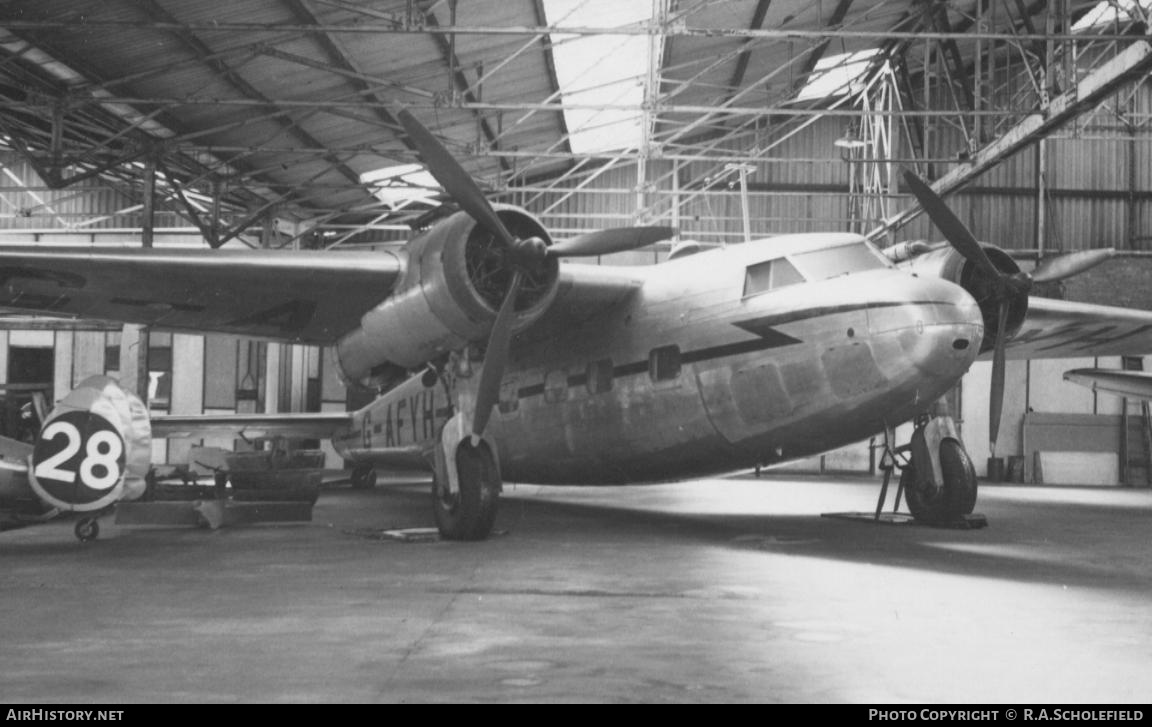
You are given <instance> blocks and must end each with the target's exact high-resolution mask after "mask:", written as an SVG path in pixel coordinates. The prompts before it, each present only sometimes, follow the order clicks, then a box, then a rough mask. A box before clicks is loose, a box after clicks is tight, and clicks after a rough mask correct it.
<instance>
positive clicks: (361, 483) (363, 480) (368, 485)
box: [351, 465, 376, 490]
mask: <svg viewBox="0 0 1152 727" xmlns="http://www.w3.org/2000/svg"><path fill="white" fill-rule="evenodd" d="M351 480H352V489H353V490H372V489H375V488H376V468H375V467H371V466H369V465H356V466H355V467H353V468H352V476H351Z"/></svg>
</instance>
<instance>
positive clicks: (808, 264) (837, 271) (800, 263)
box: [791, 242, 889, 280]
mask: <svg viewBox="0 0 1152 727" xmlns="http://www.w3.org/2000/svg"><path fill="white" fill-rule="evenodd" d="M791 260H792V262H794V263H796V267H797V268H799V269H800V271H801V272H802V273H804V276H805V277H807V278H808V279H809V280H827V279H828V278H835V277H837V276H840V275H845V274H847V273H859V272H863V271H865V270H878V269H880V268H886V267H889V263H888V259H887V258H885V257H884V256H883V255H881V254H880V253H878V252H876V250H874V249H873V248H872V247H871V246H870V245H868V243H865V242H857V243H853V244H851V245H841V246H840V247H830V248H825V249H823V250H813V251H812V252H802V253H800V254H798V255H792V256H791Z"/></svg>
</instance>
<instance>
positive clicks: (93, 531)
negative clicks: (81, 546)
mask: <svg viewBox="0 0 1152 727" xmlns="http://www.w3.org/2000/svg"><path fill="white" fill-rule="evenodd" d="M73 532H74V533H76V539H77V540H79V541H81V542H84V543H87V542H88V541H90V540H95V539H96V538H98V537H100V521H99V520H97V519H96V518H94V517H85V518H80V520H78V521H77V522H76V527H75V528H73Z"/></svg>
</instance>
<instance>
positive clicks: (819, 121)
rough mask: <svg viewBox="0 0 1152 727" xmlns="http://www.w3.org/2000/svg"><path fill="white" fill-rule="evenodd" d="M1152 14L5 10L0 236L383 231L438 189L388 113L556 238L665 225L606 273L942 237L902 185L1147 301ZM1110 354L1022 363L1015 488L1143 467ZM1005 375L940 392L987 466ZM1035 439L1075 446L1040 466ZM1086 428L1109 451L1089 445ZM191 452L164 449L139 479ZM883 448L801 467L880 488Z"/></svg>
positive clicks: (1089, 279)
mask: <svg viewBox="0 0 1152 727" xmlns="http://www.w3.org/2000/svg"><path fill="white" fill-rule="evenodd" d="M1149 12H1150V10H1149V3H1147V2H1136V1H1135V0H1115V1H1111V2H1109V1H1099V0H1084V1H1080V0H1051V1H1039V2H1037V1H1032V0H951V1H949V2H939V1H936V0H927V1H924V0H907V1H904V0H902V1H899V2H897V1H894V0H822V1H821V2H807V1H804V2H801V1H800V0H735V1H725V2H718V1H716V0H651V1H649V0H638V1H637V2H629V3H614V2H599V1H598V0H503V1H501V2H496V1H495V0H467V1H464V2H458V1H457V0H403V1H401V0H394V1H382V2H348V1H345V0H245V1H244V2H234V3H228V4H226V5H225V4H221V3H218V2H212V1H210V0H197V1H195V2H170V1H168V0H145V1H143V2H128V1H127V0H124V1H123V2H119V1H117V2H106V1H105V2H88V1H86V0H43V1H42V2H37V3H5V4H4V5H3V6H2V7H0V146H2V149H3V151H2V152H0V171H2V172H3V178H2V179H0V245H22V244H30V243H34V244H39V245H46V246H47V245H77V244H79V245H95V246H148V247H151V246H155V247H174V248H175V247H193V248H195V247H211V248H217V247H222V246H231V247H236V246H246V247H268V248H285V247H292V248H299V249H334V248H353V247H357V248H386V247H389V246H397V245H401V244H403V241H404V240H406V239H407V237H408V236H409V235H410V234H411V233H412V231H413V230H414V229H419V228H421V227H422V226H425V225H427V224H428V223H429V222H430V221H432V220H435V219H437V218H438V216H439V215H441V214H442V212H443V208H442V207H441V206H440V205H441V203H442V202H443V201H444V200H443V197H442V195H441V191H440V190H439V189H438V188H436V187H435V182H433V181H431V180H430V179H429V178H428V177H427V175H426V173H424V172H423V171H422V168H421V167H420V164H419V160H418V159H417V155H416V151H415V149H414V147H413V145H412V144H411V141H410V140H409V139H408V138H407V137H406V135H405V134H404V133H402V131H401V129H400V124H399V123H398V122H397V119H396V117H395V109H396V107H397V105H402V106H403V107H405V108H408V109H409V110H411V111H412V112H413V113H414V114H416V115H417V116H418V117H420V118H421V119H423V120H424V122H425V123H426V124H427V125H428V127H429V128H430V129H432V131H433V132H434V133H435V134H436V135H437V137H438V138H440V139H441V140H442V141H443V142H444V143H445V144H446V145H447V146H448V148H449V149H450V150H451V151H452V152H453V153H454V154H456V155H457V157H458V158H459V160H460V161H461V163H462V165H463V166H464V167H465V168H466V169H467V171H468V172H470V173H471V174H472V175H474V177H475V178H476V179H478V180H480V182H481V183H482V184H483V186H484V188H485V190H486V192H487V193H488V194H489V195H490V197H491V198H492V199H493V200H495V201H501V202H507V203H510V204H516V205H520V206H522V207H524V208H525V209H527V210H528V211H529V212H531V213H533V214H535V215H536V216H538V217H539V219H540V220H542V221H543V223H544V225H545V226H546V227H547V228H548V229H549V230H550V231H551V233H552V234H553V236H554V237H555V238H557V239H564V238H567V237H571V236H574V235H576V234H579V233H581V232H584V231H587V230H594V229H600V228H604V227H612V226H620V225H628V224H634V223H639V224H667V225H671V226H672V227H674V228H676V229H677V230H678V236H677V237H676V238H675V239H673V240H670V241H666V242H661V243H657V244H655V245H652V246H650V247H649V248H647V249H645V250H642V251H638V252H630V253H620V254H615V255H606V256H603V257H602V258H601V259H600V262H601V263H603V264H612V265H632V264H650V263H654V262H659V261H661V260H664V259H666V258H667V257H668V255H669V254H670V252H671V251H672V250H673V249H674V248H679V249H681V250H684V249H687V248H689V247H691V246H692V245H697V246H700V247H708V246H717V245H739V244H741V243H742V242H744V241H746V240H750V239H753V238H761V237H765V236H771V235H776V234H780V233H786V232H805V231H856V232H859V233H862V234H866V235H868V236H869V237H870V238H871V239H872V240H873V241H875V242H876V243H878V244H879V245H881V246H888V245H891V244H894V243H897V242H902V241H908V240H930V241H931V240H938V239H940V235H939V233H938V231H937V230H936V229H935V228H934V227H933V226H932V224H931V223H930V222H929V221H928V220H927V219H926V217H924V216H922V215H918V208H917V206H916V205H915V204H914V201H913V199H912V198H911V196H910V195H909V194H908V191H907V190H906V189H903V188H902V182H901V180H900V176H899V171H900V170H901V169H904V168H911V169H914V170H916V171H917V172H918V173H920V174H921V175H923V176H924V177H926V178H927V179H929V180H932V181H933V182H935V183H936V184H937V185H938V186H937V189H938V190H939V191H942V192H944V193H949V192H951V193H952V194H950V196H949V197H948V200H949V204H950V205H951V206H952V207H953V208H954V209H955V210H956V212H957V213H958V215H959V216H960V217H961V218H962V219H963V220H964V221H965V223H966V224H967V225H968V226H969V227H970V228H971V229H972V230H974V231H975V232H976V234H977V235H978V236H979V237H980V239H981V240H986V241H989V242H994V243H995V244H997V245H999V246H1001V247H1003V248H1005V249H1007V250H1010V251H1011V252H1012V254H1013V255H1014V256H1015V257H1017V259H1018V260H1020V261H1021V262H1022V264H1024V265H1028V264H1030V263H1033V262H1035V261H1037V260H1040V259H1043V258H1046V257H1049V256H1052V255H1055V254H1060V253H1067V252H1073V251H1080V250H1088V249H1098V248H1115V249H1116V250H1117V251H1118V254H1117V256H1116V257H1115V258H1114V259H1112V260H1110V261H1108V262H1107V263H1105V264H1103V265H1102V266H1101V267H1099V268H1097V269H1095V270H1093V271H1090V272H1089V273H1086V274H1084V275H1082V276H1080V277H1078V278H1075V279H1073V280H1070V281H1068V282H1067V283H1064V284H1060V285H1054V286H1052V287H1051V289H1050V290H1049V291H1047V292H1048V294H1050V295H1052V296H1057V297H1066V298H1067V299H1070V300H1081V301H1090V302H1102V303H1112V304H1121V305H1127V306H1131V307H1137V308H1145V309H1148V308H1152V297H1150V293H1149V292H1148V291H1149V290H1150V289H1152V288H1150V287H1149V286H1148V285H1147V282H1148V280H1149V279H1150V277H1152V266H1150V262H1152V259H1150V258H1149V252H1150V251H1152V130H1150V125H1149V122H1150V121H1152V92H1150V89H1152V86H1150V85H1149V83H1148V76H1149V74H1150V73H1152V51H1150V50H1149V48H1148V45H1147V43H1145V42H1143V40H1142V39H1143V38H1145V37H1146V35H1147V27H1148V25H1147V21H1148V13H1149ZM557 28H562V31H561V30H557ZM3 328H4V330H3V331H2V332H0V383H3V384H43V385H44V387H45V388H46V389H47V390H48V391H50V392H51V393H52V395H53V396H55V397H59V396H62V395H63V393H64V392H66V391H67V390H68V389H70V388H71V387H72V386H74V385H76V384H77V383H78V382H79V381H81V380H82V379H83V378H85V377H86V376H88V375H90V374H93V373H113V374H116V375H120V376H121V377H122V378H123V379H124V380H125V381H126V382H128V383H130V384H132V385H135V386H136V387H137V388H138V390H139V391H140V392H142V393H146V394H147V396H148V401H149V405H150V406H151V407H152V408H153V410H157V411H165V412H172V413H227V412H244V411H254V412H282V411H322V410H324V411H328V410H331V411H337V410H343V409H344V408H345V407H346V406H348V405H350V404H354V403H356V402H358V401H362V400H363V397H364V393H363V392H356V391H349V390H347V389H346V388H345V386H344V385H343V384H342V383H341V381H340V380H339V378H338V376H337V375H336V371H335V368H334V366H333V365H332V363H331V361H330V359H329V357H328V355H327V354H326V352H325V351H322V350H320V349H317V348H316V347H309V346H294V345H284V344H277V343H267V342H263V341H249V340H244V339H237V338H234V337H228V336H213V335H209V336H202V335H195V334H189V333H182V332H178V331H175V332H174V331H170V330H164V329H163V327H162V326H158V327H156V328H154V329H151V330H149V329H147V328H144V329H141V328H140V327H136V326H128V327H124V328H121V327H120V326H117V325H113V324H107V323H101V322H98V321H74V320H56V319H51V318H44V317H35V316H28V315H24V314H21V313H20V311H18V310H13V311H11V313H10V315H8V316H7V317H6V318H5V320H4V323H3ZM145 351H146V352H147V354H146V355H145V353H144V352H145ZM1096 364H1099V365H1110V366H1113V367H1117V368H1118V367H1120V366H1121V365H1123V366H1124V367H1126V368H1143V366H1144V362H1143V361H1142V360H1140V359H1131V360H1125V361H1120V360H1098V359H1095V358H1092V357H1090V355H1089V356H1087V357H1086V358H1085V359H1084V360H1083V361H1079V360H1058V361H1032V362H1026V361H1010V362H1009V363H1008V369H1007V387H1006V388H1007V398H1006V404H1005V411H1004V419H1003V421H1004V425H1003V427H1002V434H1001V436H1000V444H999V451H998V452H997V453H996V454H997V455H999V456H1001V457H1005V458H1009V459H1010V460H1013V459H1014V460H1018V461H1019V462H1020V463H1021V464H1022V465H1023V467H1022V469H1021V470H1020V476H1021V477H1027V478H1028V480H1030V481H1044V482H1048V483H1061V482H1065V483H1075V484H1086V483H1091V484H1102V485H1115V484H1130V485H1139V486H1146V485H1148V484H1149V482H1150V481H1152V466H1150V464H1149V462H1150V458H1152V438H1150V437H1149V431H1150V430H1149V426H1150V424H1149V411H1148V408H1147V406H1146V405H1142V404H1141V403H1140V402H1136V401H1131V402H1128V401H1126V400H1123V399H1120V398H1118V397H1112V396H1109V395H1105V394H1096V393H1094V392H1093V391H1090V390H1087V389H1084V388H1081V387H1076V386H1073V385H1070V384H1068V383H1066V382H1064V381H1063V380H1062V377H1061V376H1062V373H1063V372H1064V371H1065V370H1067V369H1070V368H1075V367H1076V366H1078V365H1096ZM145 371H146V372H147V376H144V375H143V372H145ZM989 378H990V364H989V363H987V362H979V363H977V364H976V365H975V366H974V367H973V369H972V371H971V372H970V374H969V375H968V376H967V377H966V378H965V380H964V382H963V384H962V385H961V387H960V388H959V390H958V391H957V392H956V393H955V396H954V397H953V402H952V403H953V406H954V408H955V411H957V412H958V415H959V420H960V425H961V427H962V431H963V434H964V436H965V440H966V443H967V446H968V447H969V448H970V449H971V451H972V455H973V460H974V461H975V462H976V463H977V466H978V469H979V473H980V474H981V475H984V474H986V472H985V462H986V461H987V459H988V457H989V456H990V454H991V452H989V450H988V445H987V439H988V437H987V433H988V393H987V392H988V388H989V384H988V381H989ZM15 396H16V394H14V393H9V395H8V399H9V402H8V403H9V405H8V410H9V413H8V414H6V420H9V421H10V420H12V418H13V415H12V411H14V410H15V409H16V408H18V405H19V403H20V402H19V401H18V400H16V399H14V397H15ZM1046 414H1051V415H1053V417H1048V418H1044V417H1041V416H1039V415H1046ZM1038 417H1039V419H1038ZM1038 427H1048V429H1046V430H1045V431H1047V432H1049V433H1050V432H1051V428H1052V427H1056V428H1057V429H1059V428H1060V427H1064V428H1065V429H1066V432H1067V433H1068V436H1065V437H1063V439H1062V440H1061V438H1060V437H1059V436H1055V437H1054V438H1050V439H1049V440H1048V441H1058V440H1059V441H1062V443H1061V444H1052V445H1051V446H1052V447H1053V448H1054V449H1053V450H1052V451H1045V452H1042V453H1037V452H1033V451H1030V450H1029V449H1028V444H1027V440H1028V437H1029V435H1030V433H1031V434H1033V436H1035V435H1034V430H1035V429H1036V428H1038ZM1089 430H1091V431H1093V432H1096V433H1097V434H1098V435H1099V436H1095V435H1094V436H1092V437H1084V436H1082V435H1081V433H1083V432H1084V431H1089ZM1121 432H1130V434H1128V435H1127V436H1121V434H1120V433H1121ZM1088 440H1092V442H1093V444H1092V448H1093V449H1094V450H1098V451H1092V452H1084V451H1077V449H1076V448H1077V447H1085V446H1087V445H1086V444H1085V442H1087V441H1088ZM198 443H200V440H196V441H195V442H193V441H191V440H171V441H170V442H167V443H165V442H157V443H155V444H154V448H155V449H154V460H155V461H156V462H180V461H182V460H186V458H187V456H188V454H187V453H188V448H189V447H190V446H192V445H193V444H198ZM217 444H220V445H221V446H232V443H231V442H217ZM872 444H874V443H873V442H864V443H861V444H859V445H856V446H854V447H850V448H846V449H844V450H841V451H837V452H834V453H831V454H828V455H825V456H822V457H820V458H818V459H816V460H813V461H809V462H805V463H800V464H798V465H793V466H794V467H799V468H801V469H809V470H816V471H850V472H869V471H875V466H876V455H875V451H874V448H873V447H872V446H871V445H872ZM1069 452H1075V454H1068V453H1069ZM333 457H334V455H333ZM1042 458H1047V459H1044V464H1041V460H1042ZM332 464H336V462H335V461H333V462H332ZM1010 469H1014V468H1010Z"/></svg>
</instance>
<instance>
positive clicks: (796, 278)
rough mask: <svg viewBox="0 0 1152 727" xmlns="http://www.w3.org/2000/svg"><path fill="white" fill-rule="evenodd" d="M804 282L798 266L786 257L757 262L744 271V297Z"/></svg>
mask: <svg viewBox="0 0 1152 727" xmlns="http://www.w3.org/2000/svg"><path fill="white" fill-rule="evenodd" d="M803 282H804V278H803V276H801V275H800V273H799V271H797V270H796V267H795V266H794V265H793V264H792V263H790V262H788V261H787V260H785V259H784V258H777V259H775V260H769V261H768V262H763V263H756V264H755V265H749V266H748V270H747V271H746V272H745V273H744V297H745V298H747V297H748V296H750V295H757V294H759V293H764V292H767V291H769V290H775V289H776V288H783V287H784V286H786V285H795V284H796V283H803Z"/></svg>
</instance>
